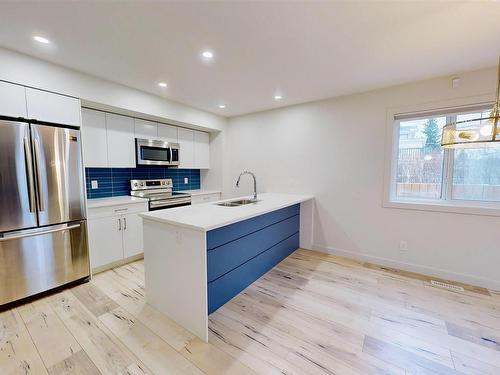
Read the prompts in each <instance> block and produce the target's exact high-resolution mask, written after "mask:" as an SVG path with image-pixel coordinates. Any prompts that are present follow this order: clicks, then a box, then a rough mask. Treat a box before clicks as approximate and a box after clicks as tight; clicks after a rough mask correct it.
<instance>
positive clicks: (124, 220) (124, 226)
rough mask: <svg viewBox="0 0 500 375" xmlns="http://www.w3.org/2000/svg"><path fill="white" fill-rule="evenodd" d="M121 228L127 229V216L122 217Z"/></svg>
mask: <svg viewBox="0 0 500 375" xmlns="http://www.w3.org/2000/svg"><path fill="white" fill-rule="evenodd" d="M123 230H127V218H126V217H124V218H123Z"/></svg>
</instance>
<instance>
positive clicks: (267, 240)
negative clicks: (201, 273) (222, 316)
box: [207, 215, 300, 282]
mask: <svg viewBox="0 0 500 375" xmlns="http://www.w3.org/2000/svg"><path fill="white" fill-rule="evenodd" d="M299 228H300V216H299V215H295V216H292V217H290V218H288V219H285V220H282V221H279V222H277V223H275V224H272V225H269V226H267V227H264V228H263V229H261V230H258V231H257V232H253V233H251V234H249V235H246V236H244V237H240V238H238V239H237V240H234V241H231V242H228V243H226V244H224V245H222V246H219V247H217V248H215V249H213V250H209V251H208V253H207V278H208V282H211V281H213V280H215V279H217V278H218V277H220V276H222V275H224V274H225V273H227V272H229V271H231V270H233V269H235V268H236V267H238V266H240V265H241V264H243V263H245V262H246V261H248V260H250V259H252V258H253V257H255V256H257V255H259V254H260V253H262V252H264V251H266V250H268V249H270V248H271V247H273V246H274V245H276V244H277V243H279V242H280V241H283V240H284V239H285V238H288V237H290V236H291V235H293V234H295V233H297V232H298V231H299Z"/></svg>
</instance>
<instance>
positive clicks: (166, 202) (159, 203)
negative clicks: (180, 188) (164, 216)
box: [149, 196, 191, 211]
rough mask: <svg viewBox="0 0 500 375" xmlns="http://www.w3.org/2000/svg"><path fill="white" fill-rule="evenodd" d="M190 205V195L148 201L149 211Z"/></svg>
mask: <svg viewBox="0 0 500 375" xmlns="http://www.w3.org/2000/svg"><path fill="white" fill-rule="evenodd" d="M189 205H191V197H190V196H188V197H179V198H167V199H157V200H150V201H149V211H156V210H164V209H165V208H174V207H182V206H189Z"/></svg>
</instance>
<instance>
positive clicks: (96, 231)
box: [88, 216, 123, 269]
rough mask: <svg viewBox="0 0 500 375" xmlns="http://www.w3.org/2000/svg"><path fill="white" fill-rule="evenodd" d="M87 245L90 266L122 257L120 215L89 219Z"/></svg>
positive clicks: (100, 264) (96, 266) (93, 266)
mask: <svg viewBox="0 0 500 375" xmlns="http://www.w3.org/2000/svg"><path fill="white" fill-rule="evenodd" d="M88 227H89V233H88V236H89V247H90V262H91V265H92V268H93V269H95V268H98V267H102V266H104V265H106V264H109V263H112V262H116V261H119V260H122V259H123V240H122V233H123V226H122V222H121V216H111V217H103V218H99V219H89V220H88Z"/></svg>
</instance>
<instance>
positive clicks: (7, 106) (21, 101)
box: [0, 82, 28, 118]
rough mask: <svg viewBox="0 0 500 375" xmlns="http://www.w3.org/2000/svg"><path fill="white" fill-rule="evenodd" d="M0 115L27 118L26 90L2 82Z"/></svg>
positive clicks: (0, 85) (0, 83)
mask: <svg viewBox="0 0 500 375" xmlns="http://www.w3.org/2000/svg"><path fill="white" fill-rule="evenodd" d="M0 98H2V99H1V100H0V115H1V116H10V117H22V118H27V117H28V113H27V112H26V89H25V87H24V86H19V85H14V84H13V83H7V82H0Z"/></svg>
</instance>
